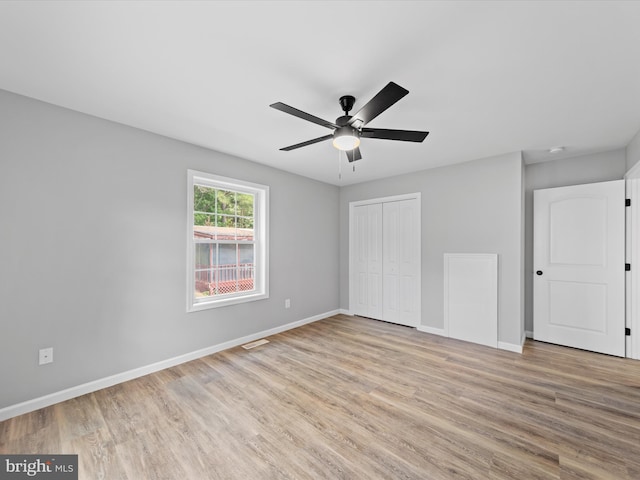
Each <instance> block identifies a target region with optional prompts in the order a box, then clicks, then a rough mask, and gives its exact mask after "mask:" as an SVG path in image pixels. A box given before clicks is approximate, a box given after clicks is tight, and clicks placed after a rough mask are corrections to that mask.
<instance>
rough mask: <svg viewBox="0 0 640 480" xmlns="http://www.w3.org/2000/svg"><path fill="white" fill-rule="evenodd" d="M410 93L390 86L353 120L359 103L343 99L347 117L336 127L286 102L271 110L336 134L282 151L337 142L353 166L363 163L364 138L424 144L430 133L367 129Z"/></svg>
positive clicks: (393, 85) (278, 103)
mask: <svg viewBox="0 0 640 480" xmlns="http://www.w3.org/2000/svg"><path fill="white" fill-rule="evenodd" d="M408 93H409V90H407V89H405V88H402V87H401V86H400V85H398V84H396V83H393V82H389V83H388V84H387V85H386V86H385V87H384V88H383V89H382V90H380V91H379V92H378V93H377V94H376V95H375V96H374V97H373V98H372V99H371V100H369V103H367V104H366V105H365V106H364V107H362V108H361V109H360V110H358V113H356V114H355V115H353V116H351V115H349V112H350V111H351V109H352V108H353V105H354V103H355V101H356V99H355V97H353V96H351V95H344V96H342V97H340V106H341V107H342V110H343V111H344V115H343V116H341V117H338V118H336V121H335V123H333V122H329V121H327V120H323V119H322V118H319V117H316V116H315V115H311V114H309V113H306V112H303V111H302V110H298V109H297V108H293V107H290V106H289V105H286V104H284V103H282V102H277V103H274V104H271V105H269V106H270V107H271V108H275V109H276V110H280V111H281V112H285V113H288V114H289V115H293V116H294V117H298V118H301V119H303V120H306V121H308V122H311V123H315V124H317V125H321V126H323V127H326V128H328V129H331V130H333V133H331V134H329V135H324V136H322V137H318V138H314V139H313V140H307V141H306V142H302V143H296V144H295V145H290V146H288V147H284V148H281V149H280V150H283V151H287V152H288V151H289V150H295V149H296V148H300V147H306V146H307V145H313V144H314V143H318V142H323V141H325V140H329V139H333V146H334V147H336V148H337V149H338V150H344V151H345V152H346V154H347V159H348V160H349V162H354V161H356V160H360V159H361V158H362V155H361V153H360V146H359V145H360V138H361V137H362V138H381V139H383V140H400V141H402V142H422V141H423V140H424V139H425V138H426V137H427V135H429V132H420V131H416V130H389V129H383V128H366V127H365V125H366V124H367V123H369V122H370V121H371V120H373V119H374V118H376V117H377V116H378V115H380V114H381V113H382V112H384V111H385V110H386V109H388V108H389V107H390V106H392V105H393V104H394V103H396V102H397V101H398V100H400V99H401V98H402V97H404V96H405V95H406V94H408Z"/></svg>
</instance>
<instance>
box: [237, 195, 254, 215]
mask: <svg viewBox="0 0 640 480" xmlns="http://www.w3.org/2000/svg"><path fill="white" fill-rule="evenodd" d="M236 202H237V205H238V206H237V214H238V215H239V216H241V217H253V203H254V195H252V194H250V193H238V194H237V199H236Z"/></svg>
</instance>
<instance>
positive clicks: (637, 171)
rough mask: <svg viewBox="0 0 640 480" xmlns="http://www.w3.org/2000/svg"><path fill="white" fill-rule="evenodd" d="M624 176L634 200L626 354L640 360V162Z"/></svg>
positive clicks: (630, 224) (629, 222) (629, 221)
mask: <svg viewBox="0 0 640 480" xmlns="http://www.w3.org/2000/svg"><path fill="white" fill-rule="evenodd" d="M624 178H625V190H626V198H627V199H630V200H631V205H630V206H629V207H627V212H626V243H627V247H626V258H627V260H626V262H627V263H630V264H631V271H629V272H627V273H626V279H625V280H626V282H625V284H626V287H625V288H626V327H627V328H630V329H631V335H630V336H628V337H627V339H626V357H627V358H634V359H636V360H640V208H638V207H639V203H640V162H639V163H636V165H635V166H634V167H633V168H631V170H629V171H628V172H627V173H626V175H625V176H624ZM636 260H637V261H636Z"/></svg>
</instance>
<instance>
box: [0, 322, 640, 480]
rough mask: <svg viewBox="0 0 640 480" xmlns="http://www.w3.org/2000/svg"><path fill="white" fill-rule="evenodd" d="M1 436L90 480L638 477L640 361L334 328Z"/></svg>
mask: <svg viewBox="0 0 640 480" xmlns="http://www.w3.org/2000/svg"><path fill="white" fill-rule="evenodd" d="M269 340H270V343H269V344H267V345H263V346H260V347H257V348H255V349H253V350H244V349H242V348H240V347H238V348H235V349H231V350H227V351H225V352H221V353H218V354H215V355H211V356H209V357H205V358H202V359H200V360H196V361H193V362H190V363H187V364H183V365H180V366H177V367H174V368H171V369H168V370H165V371H162V372H158V373H155V374H152V375H148V376H146V377H143V378H139V379H137V380H133V381H130V382H127V383H124V384H121V385H118V386H115V387H112V388H108V389H105V390H101V391H99V392H95V393H92V394H89V395H85V396H83V397H80V398H77V399H74V400H70V401H67V402H64V403H60V404H58V405H54V406H52V407H49V408H45V409H42V410H39V411H37V412H33V413H30V414H27V415H23V416H21V417H17V418H14V419H11V420H8V421H5V422H2V423H0V453H77V454H79V461H80V478H81V479H91V480H93V479H103V478H104V479H109V480H117V479H129V480H142V479H172V480H175V479H179V480H191V479H194V480H196V479H197V480H200V479H224V480H230V479H243V480H244V479H258V480H261V479H270V478H278V479H280V478H285V479H322V478H327V479H339V478H345V479H367V480H369V479H382V478H388V479H421V480H425V479H455V478H469V479H519V480H527V479H545V480H547V479H557V478H562V479H593V478H610V479H616V480H620V479H639V478H640V362H639V361H634V360H626V359H618V358H613V357H608V356H604V355H598V354H592V353H587V352H583V351H579V350H573V349H568V348H560V347H557V346H553V345H548V344H544V343H539V342H531V341H528V342H527V344H526V346H525V350H524V353H523V354H522V355H518V354H514V353H510V352H505V351H499V350H494V349H491V348H487V347H482V346H478V345H473V344H468V343H464V342H459V341H455V340H450V339H445V338H442V337H437V336H431V335H428V334H425V333H420V332H418V331H416V330H414V329H409V328H406V327H400V326H396V325H391V324H387V323H383V322H377V321H373V320H367V319H361V318H352V317H347V316H340V315H338V316H335V317H332V318H329V319H326V320H323V321H320V322H316V323H313V324H310V325H307V326H304V327H301V328H298V329H295V330H291V331H288V332H285V333H282V334H279V335H274V336H272V337H270V338H269Z"/></svg>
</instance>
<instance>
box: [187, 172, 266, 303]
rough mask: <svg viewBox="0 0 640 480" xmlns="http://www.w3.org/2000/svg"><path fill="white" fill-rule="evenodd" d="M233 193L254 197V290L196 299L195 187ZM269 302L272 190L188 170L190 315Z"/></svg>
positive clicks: (188, 301)
mask: <svg viewBox="0 0 640 480" xmlns="http://www.w3.org/2000/svg"><path fill="white" fill-rule="evenodd" d="M194 185H205V186H208V187H212V188H216V189H222V190H232V191H236V192H242V193H250V194H253V195H254V198H255V203H254V208H253V216H254V245H255V249H254V289H253V290H252V291H250V292H236V293H232V294H226V295H224V296H220V297H216V296H211V297H204V298H202V297H200V298H196V296H195V244H196V242H195V241H194V238H193V215H194V211H193V201H194V199H193V187H194ZM265 298H269V187H268V186H266V185H260V184H257V183H251V182H245V181H243V180H237V179H235V178H228V177H221V176H219V175H213V174H210V173H205V172H199V171H197V170H187V312H197V311H201V310H206V309H210V308H217V307H225V306H228V305H235V304H238V303H245V302H252V301H256V300H263V299H265Z"/></svg>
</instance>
